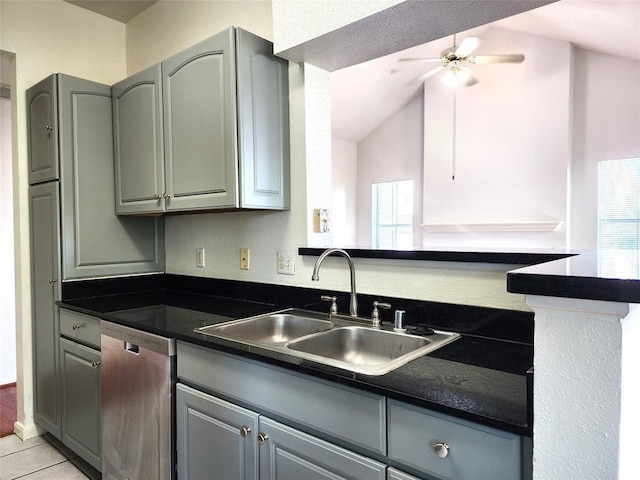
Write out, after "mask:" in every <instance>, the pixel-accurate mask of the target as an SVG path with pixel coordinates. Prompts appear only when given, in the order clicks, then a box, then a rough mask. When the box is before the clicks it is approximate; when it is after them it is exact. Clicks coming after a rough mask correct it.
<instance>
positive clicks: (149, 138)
mask: <svg viewBox="0 0 640 480" xmlns="http://www.w3.org/2000/svg"><path fill="white" fill-rule="evenodd" d="M161 85H162V77H161V70H160V64H157V65H154V66H153V67H150V68H147V69H146V70H143V71H141V72H139V73H137V74H135V75H133V76H131V77H129V78H127V79H125V80H123V81H121V82H119V83H117V84H115V85H114V86H113V87H112V95H113V119H114V139H113V140H114V157H115V172H116V178H115V181H116V201H117V203H116V212H117V213H118V214H126V213H156V212H162V211H164V208H165V205H164V204H165V197H164V196H163V193H164V192H165V188H164V145H163V141H162V139H163V136H162V87H161Z"/></svg>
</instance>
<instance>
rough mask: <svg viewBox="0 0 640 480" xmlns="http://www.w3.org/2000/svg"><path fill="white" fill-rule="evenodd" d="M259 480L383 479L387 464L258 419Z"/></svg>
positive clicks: (262, 418) (271, 421)
mask: <svg viewBox="0 0 640 480" xmlns="http://www.w3.org/2000/svg"><path fill="white" fill-rule="evenodd" d="M258 435H259V439H258V440H259V442H260V443H262V445H261V447H260V479H261V480H285V479H296V478H299V479H303V478H304V479H305V480H338V479H344V480H349V479H354V478H357V479H358V480H384V478H385V471H386V465H384V464H382V463H380V462H377V461H375V460H372V459H370V458H367V457H364V456H362V455H358V454H357V453H354V452H352V451H350V450H347V449H344V448H341V447H338V446H337V445H334V444H332V443H330V442H326V441H324V440H320V439H318V438H315V437H313V436H311V435H308V434H306V433H303V432H301V431H299V430H296V429H294V428H291V427H288V426H287V425H283V424H281V423H278V422H276V421H274V420H271V419H270V418H266V417H260V433H259V434H258Z"/></svg>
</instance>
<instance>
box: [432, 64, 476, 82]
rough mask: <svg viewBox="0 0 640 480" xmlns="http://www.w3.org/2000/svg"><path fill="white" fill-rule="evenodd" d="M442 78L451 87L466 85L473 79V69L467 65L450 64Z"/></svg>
mask: <svg viewBox="0 0 640 480" xmlns="http://www.w3.org/2000/svg"><path fill="white" fill-rule="evenodd" d="M440 80H441V81H442V83H444V84H445V85H447V86H449V87H458V86H460V85H465V84H466V83H467V82H469V81H470V80H471V71H470V70H469V67H467V66H466V65H460V64H458V65H449V68H447V71H446V72H444V74H443V75H442V77H440Z"/></svg>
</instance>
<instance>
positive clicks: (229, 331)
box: [194, 309, 459, 375]
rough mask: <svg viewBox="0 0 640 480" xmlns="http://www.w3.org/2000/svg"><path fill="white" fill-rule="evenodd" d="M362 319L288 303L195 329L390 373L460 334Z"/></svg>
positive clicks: (323, 360)
mask: <svg viewBox="0 0 640 480" xmlns="http://www.w3.org/2000/svg"><path fill="white" fill-rule="evenodd" d="M362 320H365V319H361V321H358V320H356V319H352V318H351V317H345V316H341V315H333V316H332V317H331V318H329V319H327V316H326V315H323V314H320V313H315V312H309V311H306V310H299V309H288V310H282V311H279V312H274V313H269V314H265V315H259V316H256V317H250V318H244V319H240V320H233V321H231V322H225V323H220V324H217V325H209V326H206V327H200V328H196V329H195V330H194V331H196V332H198V333H202V334H205V335H211V336H213V337H218V338H223V339H227V340H231V341H235V342H238V343H242V344H245V345H253V346H257V347H261V348H265V349H268V350H272V351H276V352H280V353H286V354H287V355H291V356H294V357H297V358H302V359H306V360H311V361H314V362H317V363H321V364H324V365H330V366H333V367H338V368H342V369H345V370H349V371H352V372H356V373H363V374H366V375H383V374H385V373H388V372H390V371H392V370H395V369H396V368H398V367H400V366H402V365H405V364H406V363H408V362H410V361H411V360H415V359H416V358H419V357H421V356H423V355H425V354H427V353H429V352H432V351H434V350H436V349H438V348H440V347H442V346H443V345H446V344H447V343H450V342H452V341H454V340H456V339H457V338H458V337H459V335H458V334H457V333H451V332H442V331H436V332H435V333H434V334H433V335H429V336H426V337H421V336H416V335H408V334H405V333H396V332H391V331H387V330H380V329H374V328H372V327H371V326H368V325H367V324H366V323H364V321H362ZM369 322H370V321H369Z"/></svg>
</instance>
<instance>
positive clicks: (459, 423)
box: [387, 400, 523, 480]
mask: <svg viewBox="0 0 640 480" xmlns="http://www.w3.org/2000/svg"><path fill="white" fill-rule="evenodd" d="M387 408H388V431H387V435H388V439H389V453H388V456H389V459H390V460H391V461H393V462H397V463H399V464H402V465H405V466H407V467H410V468H411V469H413V470H416V471H418V472H422V473H424V474H427V475H430V476H433V477H435V478H438V479H442V480H465V479H476V478H487V479H491V480H520V479H521V478H522V464H523V462H522V460H521V459H522V451H521V449H522V445H521V438H520V436H518V435H514V434H512V433H508V432H503V431H501V430H496V429H493V428H489V427H484V426H481V425H478V424H474V423H472V422H467V421H464V420H461V419H457V418H454V417H451V416H448V415H442V414H439V413H436V412H432V411H429V410H425V409H422V408H419V407H416V406H413V405H408V404H404V403H401V402H397V401H395V400H388V403H387Z"/></svg>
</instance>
